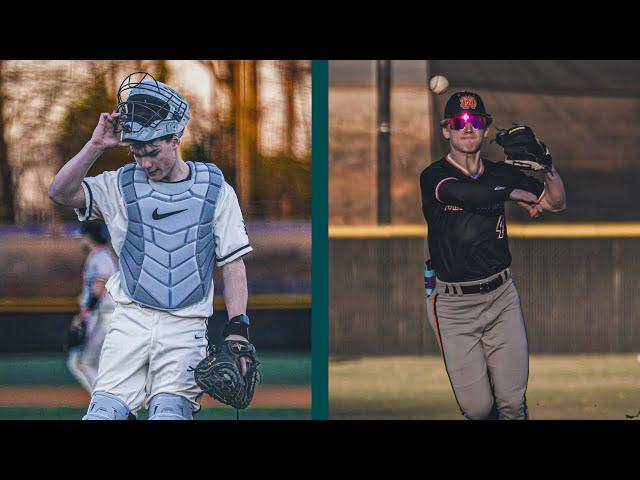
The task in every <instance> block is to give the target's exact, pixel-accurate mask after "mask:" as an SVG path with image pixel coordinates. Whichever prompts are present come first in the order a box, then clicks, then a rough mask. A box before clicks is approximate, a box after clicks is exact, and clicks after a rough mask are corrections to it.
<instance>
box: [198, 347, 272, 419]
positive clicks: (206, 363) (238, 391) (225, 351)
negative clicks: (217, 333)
mask: <svg viewBox="0 0 640 480" xmlns="http://www.w3.org/2000/svg"><path fill="white" fill-rule="evenodd" d="M241 357H247V360H248V362H247V374H246V376H244V377H243V376H242V365H241V364H240V358H241ZM258 365H260V362H259V361H258V359H257V358H256V349H255V347H254V346H253V345H252V344H251V343H249V342H242V341H238V340H225V341H223V342H222V343H220V344H219V345H215V346H213V347H212V348H211V350H210V352H209V355H208V356H207V357H205V358H203V359H202V360H201V361H200V363H198V365H197V366H196V368H194V369H193V371H194V374H193V375H194V377H195V380H196V383H197V384H198V386H199V387H200V388H201V389H202V390H203V391H204V392H206V393H207V394H209V395H210V396H211V397H213V398H215V399H216V400H218V401H219V402H221V403H224V404H225V405H230V406H232V407H233V408H236V409H238V410H242V409H244V408H247V407H248V406H249V404H250V403H251V400H253V393H254V391H255V388H256V384H257V383H260V372H259V371H258Z"/></svg>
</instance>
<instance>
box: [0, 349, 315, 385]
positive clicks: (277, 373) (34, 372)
mask: <svg viewBox="0 0 640 480" xmlns="http://www.w3.org/2000/svg"><path fill="white" fill-rule="evenodd" d="M259 360H260V362H261V364H262V365H261V370H262V383H263V384H265V385H309V384H311V356H310V355H309V354H293V353H291V354H290V353H282V354H279V353H268V354H260V355H259ZM0 385H2V386H16V385H78V382H77V381H76V379H75V378H74V377H73V376H72V375H71V374H70V373H69V371H68V370H67V366H66V357H65V356H63V355H46V356H36V355H11V356H0Z"/></svg>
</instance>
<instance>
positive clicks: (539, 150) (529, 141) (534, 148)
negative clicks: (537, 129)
mask: <svg viewBox="0 0 640 480" xmlns="http://www.w3.org/2000/svg"><path fill="white" fill-rule="evenodd" d="M497 130H498V134H497V135H496V138H495V139H494V141H495V142H496V143H497V144H498V145H500V146H501V147H502V148H503V149H504V154H505V156H506V159H505V162H506V163H510V164H512V165H514V166H516V167H518V168H520V169H522V170H534V171H541V170H542V171H545V172H550V171H551V166H552V159H551V155H550V154H549V149H548V148H547V146H546V145H545V144H544V143H542V142H541V141H540V140H538V138H537V137H536V136H535V135H534V133H533V130H531V128H529V127H527V126H526V125H514V126H513V127H511V128H508V129H504V130H503V129H500V128H498V129H497Z"/></svg>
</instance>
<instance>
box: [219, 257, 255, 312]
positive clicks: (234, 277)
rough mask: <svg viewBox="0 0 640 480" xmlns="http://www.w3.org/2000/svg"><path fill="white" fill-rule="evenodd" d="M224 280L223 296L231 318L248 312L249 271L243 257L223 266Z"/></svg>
mask: <svg viewBox="0 0 640 480" xmlns="http://www.w3.org/2000/svg"><path fill="white" fill-rule="evenodd" d="M222 281H223V282H224V291H223V294H222V296H223V297H224V303H225V305H226V306H227V315H228V316H229V318H233V317H235V316H236V315H241V314H243V313H247V301H248V298H249V292H248V288H247V272H246V269H245V267H244V261H243V260H242V258H239V259H238V260H234V261H233V262H230V263H227V264H226V265H224V266H223V267H222Z"/></svg>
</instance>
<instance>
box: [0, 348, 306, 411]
mask: <svg viewBox="0 0 640 480" xmlns="http://www.w3.org/2000/svg"><path fill="white" fill-rule="evenodd" d="M260 361H261V363H262V365H261V369H262V372H263V379H262V384H261V385H258V387H257V389H256V396H255V398H254V404H256V405H255V406H252V407H249V408H248V409H246V410H244V411H242V412H240V418H241V419H247V420H248V419H252V420H270V419H283V420H285V419H286V420H294V419H310V418H311V390H310V388H311V387H310V384H311V357H310V355H306V354H276V353H270V354H263V355H261V356H260ZM88 401H89V395H88V393H86V392H85V391H84V390H83V389H82V388H81V387H80V386H79V385H78V383H77V382H76V380H75V379H74V377H73V376H72V375H71V374H70V373H69V372H68V370H67V368H66V365H65V357H64V356H61V355H57V356H35V355H20V356H15V355H14V356H0V420H19V419H24V420H27V419H28V420H36V419H43V420H44V419H47V420H52V419H53V420H73V419H80V418H82V416H83V415H84V414H85V413H86V409H87V405H88ZM203 403H204V406H203V408H202V410H201V411H200V412H199V413H198V414H197V416H196V418H197V419H198V420H214V419H219V420H225V419H226V420H235V419H236V412H235V410H233V409H232V408H230V407H225V406H224V405H222V404H220V403H217V402H215V401H213V400H211V399H209V398H208V397H205V400H204V402H203ZM146 416H147V415H146V412H145V411H142V412H140V413H139V415H138V418H139V419H145V418H146Z"/></svg>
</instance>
